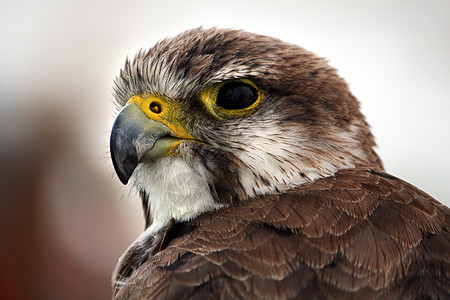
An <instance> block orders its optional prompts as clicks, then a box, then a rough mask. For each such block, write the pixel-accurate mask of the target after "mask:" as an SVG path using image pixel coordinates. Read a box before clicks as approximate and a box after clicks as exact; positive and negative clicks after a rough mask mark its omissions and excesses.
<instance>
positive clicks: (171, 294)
mask: <svg viewBox="0 0 450 300" xmlns="http://www.w3.org/2000/svg"><path fill="white" fill-rule="evenodd" d="M350 179H351V180H350ZM330 182H331V183H333V184H330ZM340 182H344V183H343V184H341V183H340ZM349 182H352V184H349ZM317 186H319V188H317ZM335 186H338V187H339V188H338V189H336V188H335ZM356 186H358V187H359V188H358V189H356V188H355V187H356ZM323 187H327V189H324V188H323ZM345 187H348V189H346V188H345ZM392 187H395V190H396V191H395V192H394V193H393V194H395V195H396V196H395V197H396V198H395V199H392V198H390V196H389V195H387V194H389V189H391V190H392ZM345 195H348V197H346V196H345ZM412 195H413V196H415V198H412V199H411V198H409V197H411V196H412ZM266 198H268V199H270V200H269V201H266V200H267V199H266ZM408 198H409V200H408ZM398 199H401V200H402V201H398ZM366 203H367V204H366ZM412 203H415V204H414V205H413V204H412ZM263 204H267V205H263ZM355 204H358V206H355ZM257 210H261V211H260V212H259V213H257V212H256V211H257ZM242 212H246V213H249V212H250V213H249V214H248V216H249V217H248V218H247V215H246V214H242ZM355 212H356V213H355ZM290 218H292V219H295V218H298V219H299V220H298V221H297V222H294V221H293V220H290ZM327 219H328V220H329V222H326V220H327ZM448 219H449V213H448V209H447V208H445V207H443V206H442V205H441V204H439V203H438V202H436V201H435V200H433V199H432V198H431V197H430V196H428V195H426V194H425V193H423V192H422V191H420V190H418V189H417V188H415V187H413V186H411V185H409V184H407V183H405V182H403V181H401V180H400V179H387V178H385V177H383V176H380V175H377V174H372V173H370V171H366V170H356V169H355V170H343V171H340V172H338V173H337V174H336V175H335V176H333V177H332V178H324V179H321V180H318V181H317V182H315V183H312V184H309V185H308V187H307V188H305V187H300V188H297V189H293V190H291V191H289V192H288V193H286V194H280V195H277V196H276V197H274V196H268V197H261V198H256V199H252V200H248V201H246V202H243V203H241V204H240V205H236V206H230V207H226V208H223V209H220V210H218V211H216V212H211V213H207V214H204V215H202V216H199V217H198V218H196V219H194V220H192V221H190V222H187V223H182V224H180V225H181V226H178V228H179V229H178V230H180V228H181V227H183V226H191V227H192V228H194V229H193V230H190V231H187V233H186V234H184V235H181V236H176V237H175V238H173V239H172V240H170V241H169V242H168V244H167V247H166V248H165V249H163V250H162V251H160V252H158V253H156V254H155V255H154V256H153V257H150V258H149V259H148V260H147V261H145V262H143V264H142V265H141V266H140V267H139V268H138V269H137V270H135V272H134V273H132V274H131V276H130V277H129V278H128V280H127V281H126V283H125V285H124V286H123V287H122V288H121V289H120V290H119V291H118V294H117V298H118V299H125V298H127V297H131V298H130V299H134V298H136V299H137V298H139V297H144V298H148V299H187V298H190V299H194V298H195V297H199V299H200V298H202V297H203V296H205V297H210V298H211V299H220V298H222V299H224V298H227V299H237V298H240V299H274V298H278V299H325V298H329V297H331V298H333V299H362V297H365V298H364V299H377V298H380V297H381V298H384V297H388V298H390V299H415V298H421V297H431V299H438V298H439V297H440V298H439V299H446V298H447V297H448V296H449V284H450V282H449V278H448V275H449V272H450V255H449V251H448V250H449V249H450V234H449V233H448V232H447V231H444V224H445V223H448ZM289 220H290V221H289ZM313 224H316V225H313ZM312 228H315V229H312ZM319 228H320V229H319ZM155 247H156V246H155ZM128 263H129V262H128V261H125V262H124V265H126V264H128ZM136 295H138V296H136Z"/></svg>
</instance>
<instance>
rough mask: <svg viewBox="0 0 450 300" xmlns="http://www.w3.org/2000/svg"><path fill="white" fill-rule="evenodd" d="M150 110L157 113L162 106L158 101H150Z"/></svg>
mask: <svg viewBox="0 0 450 300" xmlns="http://www.w3.org/2000/svg"><path fill="white" fill-rule="evenodd" d="M150 110H151V111H152V112H154V113H155V114H159V113H161V111H162V107H161V105H160V104H159V103H157V102H152V103H150Z"/></svg>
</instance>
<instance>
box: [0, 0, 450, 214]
mask: <svg viewBox="0 0 450 300" xmlns="http://www.w3.org/2000/svg"><path fill="white" fill-rule="evenodd" d="M201 25H203V26H206V27H211V26H218V27H232V28H238V29H245V30H248V31H253V32H257V33H261V34H266V35H271V36H274V37H278V38H280V39H282V40H285V41H287V42H291V43H295V44H298V45H300V46H302V47H304V48H306V49H308V50H310V51H313V52H315V53H317V54H319V55H320V56H324V57H326V58H328V59H329V61H330V63H331V65H332V66H334V67H336V68H337V69H338V70H339V73H340V74H341V76H343V77H344V78H345V79H346V80H347V82H348V83H349V84H350V87H351V90H352V92H353V93H354V94H355V96H356V97H357V98H358V99H359V100H360V101H361V103H362V110H363V113H364V114H365V115H366V117H367V119H368V121H369V123H370V124H371V125H372V128H373V133H374V135H375V136H376V140H377V143H378V145H379V147H378V152H379V154H380V155H381V157H382V159H383V161H384V163H385V167H386V169H387V171H388V172H390V173H392V174H393V175H396V176H398V177H400V178H403V179H405V180H407V181H409V182H411V183H412V184H414V185H416V186H418V187H420V188H421V189H423V190H424V191H426V192H427V193H429V194H431V195H432V196H434V197H436V198H437V199H438V200H440V201H441V202H444V203H446V204H447V205H450V187H449V186H450V172H449V170H450V155H449V154H450V134H449V129H450V99H449V95H450V1H436V0H428V1H424V0H420V1H414V0H407V1H388V0H386V1H361V0H359V1H358V0H355V1H343V0H340V1H282V0H278V1H271V2H269V1H229V0H223V1H216V2H214V1H139V2H138V1H123V2H116V1H17V0H14V1H7V0H6V1H5V0H0V107H1V109H0V128H1V129H0V146H2V147H5V145H8V144H9V143H13V142H14V141H15V139H17V136H20V134H21V132H22V131H23V130H26V127H27V124H28V123H27V122H28V118H29V116H31V115H33V114H34V113H36V111H39V110H41V109H46V108H47V107H57V108H58V109H60V111H61V115H62V118H66V119H67V122H73V124H74V125H73V126H75V128H76V130H77V132H78V139H79V140H78V141H77V143H78V145H79V149H80V151H81V152H82V153H83V155H85V156H87V157H89V159H90V160H91V162H92V165H93V166H94V167H95V168H98V169H99V170H102V171H101V172H103V174H105V176H107V177H108V178H109V177H111V176H110V174H111V172H112V166H111V163H110V162H109V160H108V159H107V154H106V153H107V149H108V139H109V137H108V131H109V129H110V127H111V125H112V122H113V111H114V110H113V105H112V104H111V92H112V88H111V87H112V80H113V78H114V77H115V76H116V74H117V73H118V71H119V69H120V68H121V67H122V65H123V63H124V60H125V57H126V56H127V55H129V56H131V57H132V56H134V54H135V53H136V52H137V51H138V50H139V49H140V48H142V47H143V48H148V47H150V46H152V45H153V44H154V43H155V42H156V41H158V40H159V39H161V38H164V37H166V36H172V35H175V34H177V33H179V32H181V31H183V30H185V29H189V28H192V27H197V26H201ZM67 99H70V101H69V100H67ZM73 99H76V100H73ZM57 111H59V110H57ZM59 117H61V116H59ZM105 157H106V158H105ZM111 182H112V183H111V184H112V186H113V187H114V188H115V189H117V191H120V190H121V186H120V184H119V181H118V180H116V179H115V178H112V179H111Z"/></svg>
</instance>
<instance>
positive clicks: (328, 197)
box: [111, 29, 450, 299]
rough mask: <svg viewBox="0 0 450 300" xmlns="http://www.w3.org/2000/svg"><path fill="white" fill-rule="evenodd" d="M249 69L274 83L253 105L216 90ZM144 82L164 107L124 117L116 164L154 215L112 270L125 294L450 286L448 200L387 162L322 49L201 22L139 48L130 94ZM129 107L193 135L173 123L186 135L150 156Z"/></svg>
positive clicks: (327, 295)
mask: <svg viewBox="0 0 450 300" xmlns="http://www.w3.org/2000/svg"><path fill="white" fill-rule="evenodd" d="M242 79H245V80H250V81H251V82H252V85H254V86H256V88H257V90H258V91H261V92H259V93H260V94H263V95H264V97H263V98H262V100H261V103H257V104H258V105H257V106H256V105H255V107H256V108H254V109H253V108H252V110H249V111H248V112H247V111H243V112H242V115H238V113H241V111H239V110H238V109H236V110H232V111H231V112H230V111H221V110H220V108H217V105H216V104H215V102H214V101H216V100H214V99H215V98H213V100H212V101H213V102H212V103H213V105H212V106H208V105H210V104H209V102H208V101H210V99H208V98H206V100H205V98H204V96H202V95H205V92H204V91H209V89H210V88H211V87H215V86H219V88H220V87H221V86H225V85H223V82H225V83H226V82H229V81H233V82H240V83H239V84H242V85H244V86H245V85H246V86H247V87H248V84H247V83H246V82H247V81H245V82H244V83H242V81H239V80H242ZM219 88H218V89H219ZM136 95H139V97H141V98H143V99H145V101H147V100H146V99H150V100H149V101H150V102H151V103H153V104H155V103H157V104H158V103H160V102H161V104H158V105H161V107H160V108H158V110H157V112H156V113H155V114H153V113H152V112H148V111H146V107H147V106H148V103H147V102H144V103H146V104H145V106H139V107H140V108H139V109H141V110H142V111H143V112H144V113H145V116H144V115H143V114H142V116H141V115H139V114H140V113H136V111H138V110H139V109H138V108H137V107H138V106H133V105H134V104H133V103H131V104H127V106H125V109H124V110H123V111H122V112H121V113H120V114H119V117H118V119H117V120H118V121H116V123H115V125H114V128H113V134H112V137H111V152H112V155H113V161H114V164H115V167H116V171H117V172H118V174H119V176H120V178H121V180H122V181H123V182H124V183H126V182H127V181H128V179H129V178H131V180H133V184H134V185H135V186H136V187H137V189H138V190H139V191H140V194H141V197H142V200H143V205H144V211H145V217H146V220H147V225H146V227H147V229H146V231H145V232H144V233H143V234H142V235H141V237H139V239H138V240H136V242H135V243H133V244H132V245H131V246H130V248H129V249H128V250H127V251H126V252H125V254H124V255H123V256H122V258H121V259H120V261H119V264H118V265H117V268H116V271H115V273H114V275H113V284H114V296H115V297H116V298H117V299H449V298H450V281H449V275H448V274H449V272H450V255H449V252H450V251H449V250H450V234H449V227H450V221H449V209H448V208H447V207H445V206H444V205H442V204H440V203H439V202H437V201H436V200H434V199H433V198H432V197H430V196H429V195H427V194H426V193H424V192H422V191H421V190H419V189H417V188H416V187H414V186H412V185H410V184H408V183H406V182H404V181H402V180H400V179H398V178H395V177H393V176H391V175H389V174H387V173H385V172H384V170H383V168H382V164H381V160H380V159H379V157H378V155H377V154H376V153H375V151H374V150H373V146H374V145H375V143H374V141H373V137H372V135H371V133H370V129H369V127H368V125H367V123H366V122H365V120H364V117H363V115H362V114H361V113H360V111H359V104H358V102H357V100H356V99H355V98H354V97H353V96H352V95H351V93H350V92H349V90H348V88H347V85H346V84H345V82H344V81H343V80H342V79H341V78H340V77H339V76H337V74H336V71H335V70H334V69H332V68H331V67H329V66H328V65H327V64H326V63H325V62H324V60H323V59H320V58H318V57H316V56H315V55H313V54H311V53H309V52H307V51H306V50H304V49H302V48H300V47H298V46H295V45H291V44H286V43H283V42H281V41H279V40H276V39H272V38H269V37H264V36H259V35H255V34H251V33H245V32H241V31H234V30H218V29H195V30H192V31H188V32H185V33H182V34H180V35H179V36H177V37H175V38H172V39H167V40H164V41H162V42H160V43H158V44H157V45H156V46H155V47H154V48H152V49H150V50H149V51H147V52H141V53H139V54H138V55H137V57H136V59H135V60H134V61H133V62H127V64H126V67H125V69H124V70H123V71H122V72H121V75H120V76H119V78H118V79H117V81H116V98H117V100H118V104H119V107H121V106H124V105H125V103H126V102H127V101H128V100H129V99H132V101H134V100H133V99H134V98H132V97H133V96H136ZM155 97H157V98H155ZM202 97H203V98H202ZM215 97H219V96H215ZM141 98H139V99H141ZM155 99H156V100H155ZM139 101H141V100H139ZM152 101H153V102H152ZM155 101H156V102H155ZM158 101H160V102H158ZM150 102H149V103H150ZM136 103H141V102H136ZM139 105H141V104H139ZM172 107H175V108H176V110H173V111H175V112H176V113H171V114H170V116H169V117H168V119H167V120H168V121H167V120H166V119H164V118H165V117H164V114H162V113H161V112H160V111H161V110H163V111H164V110H170V109H172ZM171 112H172V110H171ZM217 112H219V113H221V115H220V114H217V115H216V113H217ZM227 113H229V114H230V116H231V117H228V115H226V117H223V115H224V114H227ZM131 114H133V116H134V117H133V118H135V119H138V120H139V122H140V123H136V124H137V125H136V124H135V123H133V124H134V125H133V126H134V127H133V130H137V129H136V128H138V129H139V130H140V128H141V127H145V128H146V129H145V130H147V131H143V132H148V130H149V129H148V127H147V125H145V124H146V122H147V119H146V118H149V119H151V124H152V125H148V126H150V127H151V128H152V129H151V130H152V132H156V131H155V129H154V128H156V127H157V128H158V130H161V129H160V128H161V126H162V125H161V124H160V123H163V124H164V126H172V125H173V124H177V126H178V125H179V124H181V125H182V126H183V130H186V131H187V132H189V138H186V137H183V138H180V136H181V135H180V134H179V133H178V132H175V131H172V129H170V130H169V129H167V130H166V129H164V130H166V131H164V130H163V131H162V133H158V137H157V139H156V141H157V142H158V141H159V140H160V139H161V140H162V139H164V138H167V137H168V136H170V138H171V139H172V138H176V139H177V144H176V146H175V148H174V149H176V152H172V149H173V147H172V146H171V147H166V146H164V147H165V148H164V149H165V150H164V151H167V152H165V153H166V154H165V155H163V156H162V157H161V156H160V155H159V154H158V155H157V156H155V155H153V154H152V156H151V159H148V158H145V159H144V158H141V156H139V155H140V154H139V153H140V152H139V151H141V150H142V149H141V147H143V146H142V145H144V146H145V147H148V149H147V148H145V149H144V150H145V151H149V152H148V153H150V152H151V151H150V150H151V149H153V148H159V147H160V146H155V145H157V142H155V141H154V140H152V141H153V142H152V143H151V145H150V146H146V145H147V144H149V143H148V142H146V143H147V144H145V143H143V142H142V141H141V140H140V137H139V138H137V136H139V135H138V134H136V135H134V136H136V139H137V140H136V139H134V140H133V142H132V143H129V142H128V140H127V139H130V138H129V137H128V136H127V135H125V134H123V132H126V133H130V132H131V131H129V129H127V130H128V131H123V129H122V128H123V127H126V126H129V125H123V124H125V123H124V122H123V121H122V119H124V118H125V117H129V116H130V115H131ZM179 115H181V117H178V116H179ZM126 120H127V122H128V120H129V119H126ZM154 121H157V123H158V122H159V123H158V124H159V125H155V124H156V123H155V122H154ZM133 122H134V121H133ZM126 124H128V123H126ZM142 124H144V125H142ZM155 126H156V127H155ZM127 128H128V127H127ZM164 128H166V127H164ZM170 128H172V127H170ZM173 128H175V127H173ZM174 130H179V127H176V129H174ZM139 132H141V131H139ZM179 132H185V131H179ZM133 134H134V133H133ZM152 134H153V133H152ZM184 136H186V135H184ZM191 136H192V137H193V139H190V137H191ZM152 139H153V137H152ZM180 140H181V141H180ZM136 141H137V142H136ZM170 141H172V140H170ZM124 145H131V146H124ZM136 145H137V146H136ZM158 145H161V144H158ZM171 145H175V144H171ZM127 147H128V148H127ZM125 148H126V151H125V150H123V149H125ZM135 148H138V150H139V151H137V150H136V149H135ZM130 149H131V150H130ZM144 150H142V151H144ZM121 151H122V152H121ZM127 151H128V152H127ZM130 151H131V152H130ZM136 151H137V152H136ZM145 151H144V153H145ZM124 153H126V155H128V156H126V157H125V154H124ZM130 153H131V154H130ZM136 153H137V154H136ZM124 157H125V158H124ZM130 158H131V159H132V160H134V161H135V163H133V164H131V163H129V161H130ZM127 159H128V160H127ZM121 164H122V165H121ZM127 168H129V169H127ZM133 171H134V173H133V174H132V172H133ZM180 174H181V175H180ZM183 174H187V175H186V176H185V177H184V175H183ZM192 178H194V179H192ZM179 194H180V195H181V196H179ZM200 204H201V205H200ZM196 205H199V206H196ZM193 207H196V208H195V209H193Z"/></svg>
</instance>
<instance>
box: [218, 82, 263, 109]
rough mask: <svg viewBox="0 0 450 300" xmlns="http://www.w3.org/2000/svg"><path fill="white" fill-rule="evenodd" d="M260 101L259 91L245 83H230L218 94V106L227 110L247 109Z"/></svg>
mask: <svg viewBox="0 0 450 300" xmlns="http://www.w3.org/2000/svg"><path fill="white" fill-rule="evenodd" d="M256 100H258V91H257V90H256V88H254V87H253V86H252V85H250V84H248V83H245V82H229V83H226V84H224V85H223V86H222V88H221V89H220V91H219V93H218V94H217V100H216V104H217V105H219V106H220V107H223V108H225V109H243V108H247V107H249V106H250V105H252V104H253V103H255V102H256Z"/></svg>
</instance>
